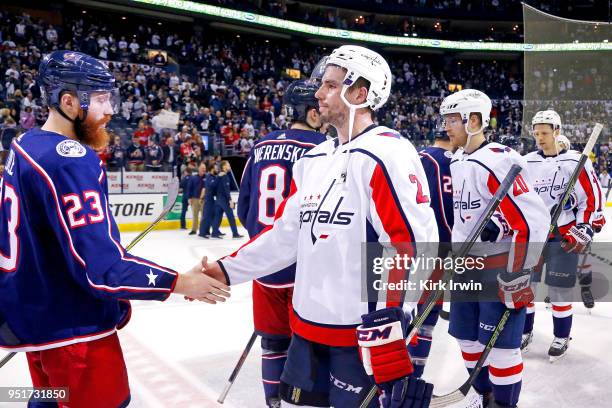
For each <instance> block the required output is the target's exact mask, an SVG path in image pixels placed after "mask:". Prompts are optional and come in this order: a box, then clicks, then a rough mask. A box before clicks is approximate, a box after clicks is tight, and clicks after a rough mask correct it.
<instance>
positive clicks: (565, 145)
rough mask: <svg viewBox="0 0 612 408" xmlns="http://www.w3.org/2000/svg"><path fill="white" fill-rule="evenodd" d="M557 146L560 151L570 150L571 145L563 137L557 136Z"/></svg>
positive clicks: (565, 137)
mask: <svg viewBox="0 0 612 408" xmlns="http://www.w3.org/2000/svg"><path fill="white" fill-rule="evenodd" d="M557 145H558V146H559V149H561V150H570V149H571V148H572V144H571V143H570V141H569V139H568V138H567V136H565V135H559V136H557Z"/></svg>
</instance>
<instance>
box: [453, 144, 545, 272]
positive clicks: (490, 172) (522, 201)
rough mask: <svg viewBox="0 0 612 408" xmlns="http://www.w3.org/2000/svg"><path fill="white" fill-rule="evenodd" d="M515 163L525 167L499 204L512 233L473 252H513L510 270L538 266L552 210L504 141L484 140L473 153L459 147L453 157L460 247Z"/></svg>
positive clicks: (455, 233)
mask: <svg viewBox="0 0 612 408" xmlns="http://www.w3.org/2000/svg"><path fill="white" fill-rule="evenodd" d="M513 164H519V165H520V166H521V167H522V168H523V171H521V173H520V174H519V175H518V177H517V178H516V180H515V182H514V185H513V187H511V188H510V190H509V191H508V195H507V196H506V197H505V198H504V199H503V200H502V202H501V203H500V205H499V207H498V211H500V212H501V213H502V214H503V216H504V218H505V219H506V221H507V222H508V225H509V226H510V229H511V230H512V231H513V233H512V234H511V235H510V236H507V237H505V238H503V239H502V240H501V241H500V242H498V243H495V244H493V245H482V244H481V245H475V246H474V248H473V249H472V252H471V255H474V256H485V255H488V256H491V255H497V254H503V253H508V257H509V259H508V271H509V272H517V271H520V270H522V269H527V268H531V267H533V266H535V265H536V264H537V262H538V259H539V257H540V251H541V249H542V243H543V242H545V240H546V235H547V233H548V230H549V227H550V214H549V212H548V210H547V208H546V206H545V205H544V203H543V202H542V199H541V198H540V197H539V196H538V194H537V193H536V192H535V190H534V189H533V187H532V186H531V183H530V180H529V177H528V174H529V173H528V172H527V171H526V168H527V165H526V163H525V160H524V159H523V157H521V155H519V154H518V153H517V152H516V151H514V150H512V149H511V148H509V147H507V146H504V145H501V144H499V143H493V142H485V143H483V144H482V145H481V146H480V147H479V148H478V149H476V150H475V151H474V152H472V153H469V154H468V153H466V152H465V151H464V150H463V149H459V150H458V151H457V152H456V153H455V154H454V156H453V159H452V160H451V175H452V180H453V206H454V220H455V223H454V225H453V237H452V241H453V244H454V245H453V246H454V247H458V246H461V244H462V243H463V242H465V241H466V239H467V237H468V236H469V234H470V232H471V231H472V229H473V228H474V226H475V225H476V223H477V222H478V220H479V218H480V216H481V214H482V213H483V212H484V210H485V207H486V206H487V204H488V203H489V201H490V200H491V199H492V198H493V194H495V191H496V190H497V188H498V187H499V185H500V184H501V182H502V181H503V179H504V178H505V177H506V175H507V174H508V172H509V171H510V168H511V167H512V165H513Z"/></svg>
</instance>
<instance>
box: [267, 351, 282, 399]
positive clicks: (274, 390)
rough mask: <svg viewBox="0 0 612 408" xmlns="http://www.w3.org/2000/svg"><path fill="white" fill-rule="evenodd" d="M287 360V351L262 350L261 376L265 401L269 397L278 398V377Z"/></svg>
mask: <svg viewBox="0 0 612 408" xmlns="http://www.w3.org/2000/svg"><path fill="white" fill-rule="evenodd" d="M285 361H287V352H286V351H284V352H276V351H270V350H262V356H261V378H262V382H263V388H264V395H265V397H266V402H267V401H269V399H270V398H278V395H279V394H278V389H279V385H280V377H281V374H282V372H283V368H284V367H285Z"/></svg>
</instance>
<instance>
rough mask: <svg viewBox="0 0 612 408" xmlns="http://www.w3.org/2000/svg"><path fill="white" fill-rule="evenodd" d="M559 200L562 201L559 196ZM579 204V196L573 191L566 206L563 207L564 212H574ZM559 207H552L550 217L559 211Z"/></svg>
mask: <svg viewBox="0 0 612 408" xmlns="http://www.w3.org/2000/svg"><path fill="white" fill-rule="evenodd" d="M558 199H559V200H560V199H561V196H559V197H558ZM577 204H578V196H576V193H575V192H574V191H572V192H571V193H570V195H569V197H568V198H567V201H566V202H565V205H564V206H563V211H572V210H574V209H576V205H577ZM557 205H559V204H555V205H553V206H552V208H551V209H550V215H553V214H554V212H555V210H556V209H557Z"/></svg>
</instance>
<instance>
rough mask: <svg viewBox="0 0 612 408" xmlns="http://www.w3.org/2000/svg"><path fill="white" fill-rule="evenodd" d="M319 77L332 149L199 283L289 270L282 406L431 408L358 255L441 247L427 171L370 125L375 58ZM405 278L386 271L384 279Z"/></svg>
mask: <svg viewBox="0 0 612 408" xmlns="http://www.w3.org/2000/svg"><path fill="white" fill-rule="evenodd" d="M324 72H325V73H324V75H323V78H322V84H321V86H320V88H319V90H318V91H317V93H316V97H317V99H318V101H319V111H320V113H321V120H322V121H323V122H324V123H330V124H331V125H333V126H334V127H335V128H336V131H337V133H338V138H337V139H334V140H329V141H326V142H324V143H322V144H320V145H319V146H317V147H315V148H314V149H312V150H311V151H310V152H308V153H307V154H305V155H304V156H302V158H301V159H300V160H299V161H298V162H297V163H296V164H295V165H294V166H293V179H292V181H291V190H290V194H289V196H288V198H287V199H286V200H285V201H284V202H283V204H281V206H280V208H279V210H278V211H277V213H276V216H275V220H274V224H273V225H272V226H271V227H268V228H266V229H264V230H263V231H262V232H261V233H259V234H258V235H257V236H256V237H255V238H253V239H252V240H251V241H250V242H249V243H248V244H246V245H244V246H243V247H242V248H240V249H239V250H238V251H236V252H235V253H233V254H232V255H230V256H226V257H224V258H221V259H220V260H219V261H218V262H214V263H210V264H208V265H207V268H206V272H207V273H208V274H210V275H211V276H216V277H218V278H219V279H223V278H225V281H226V282H228V283H230V284H232V285H235V284H238V283H241V282H246V281H249V280H252V279H256V278H259V277H261V276H265V275H267V274H269V273H270V271H277V270H280V269H282V268H285V267H287V266H289V265H292V264H293V263H296V275H295V286H294V292H293V308H292V311H291V329H292V330H293V337H292V338H291V344H290V346H289V351H288V356H287V362H286V363H285V368H284V370H283V374H282V376H281V387H280V388H281V398H282V400H283V403H282V406H319V407H321V406H334V407H355V406H358V405H359V404H360V402H361V401H362V400H363V399H364V396H365V395H366V394H367V393H368V391H369V389H370V388H371V386H372V383H373V381H374V382H375V383H376V384H378V385H379V386H380V388H381V389H382V390H383V395H382V400H383V402H382V403H383V406H385V407H390V406H392V407H426V406H428V404H429V399H430V397H431V393H432V386H431V384H426V383H425V382H424V381H423V380H421V379H418V378H415V377H413V376H412V375H411V374H412V372H413V368H412V363H411V361H410V356H409V354H408V351H407V347H406V344H405V337H406V335H407V333H406V329H407V323H408V320H407V318H406V314H405V311H404V310H403V309H402V306H403V304H402V299H403V295H402V294H398V293H397V292H390V293H386V294H383V295H382V296H384V298H379V299H377V300H378V302H377V301H371V302H367V301H366V299H362V289H363V287H362V285H363V284H364V283H363V281H364V280H365V277H363V275H362V268H363V267H364V265H362V253H361V250H362V244H364V243H368V242H370V243H376V244H378V243H380V244H383V245H386V248H387V249H388V250H389V252H391V251H393V252H394V253H395V254H400V255H402V254H406V255H408V254H409V255H410V256H418V253H417V252H416V251H418V248H419V246H418V245H417V244H418V243H426V242H437V240H438V236H437V235H438V234H437V228H436V222H435V218H434V214H433V211H432V209H431V208H430V205H429V201H430V200H429V189H428V187H427V182H426V177H425V173H424V171H423V166H422V165H421V162H420V160H419V157H418V155H417V152H416V150H415V149H414V147H413V146H412V144H411V143H410V142H409V141H408V140H406V139H403V138H402V137H401V136H400V135H399V133H398V132H396V131H394V130H392V129H389V128H386V127H383V126H377V125H376V124H374V123H373V121H372V113H373V112H374V111H375V110H377V109H378V108H380V107H381V106H382V105H384V103H385V102H386V101H387V99H388V97H389V93H390V88H391V71H390V69H389V65H388V64H387V62H386V61H385V59H384V58H383V57H382V56H381V55H379V54H378V53H376V52H373V51H371V50H369V49H367V48H363V47H358V46H352V45H345V46H342V47H339V48H337V49H335V50H334V51H333V52H332V53H331V55H330V56H329V58H328V59H327V62H326V68H325V71H324ZM415 248H417V250H416V251H415ZM436 250H437V248H436ZM435 255H436V253H435V252H434V253H433V256H435ZM430 256H431V255H430ZM363 272H364V274H368V275H369V273H368V271H363ZM405 272H406V271H405V270H400V269H399V268H398V269H392V270H391V271H389V276H390V277H389V279H390V280H391V279H393V281H394V282H395V279H396V278H400V277H401V278H404V277H406V276H407V275H406V274H405ZM417 299H418V297H417ZM407 309H408V311H410V308H407ZM409 389H410V390H411V391H410V392H407V390H409ZM413 391H414V392H413ZM370 406H371V407H375V406H379V403H378V401H373V402H372V403H371V404H370Z"/></svg>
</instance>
